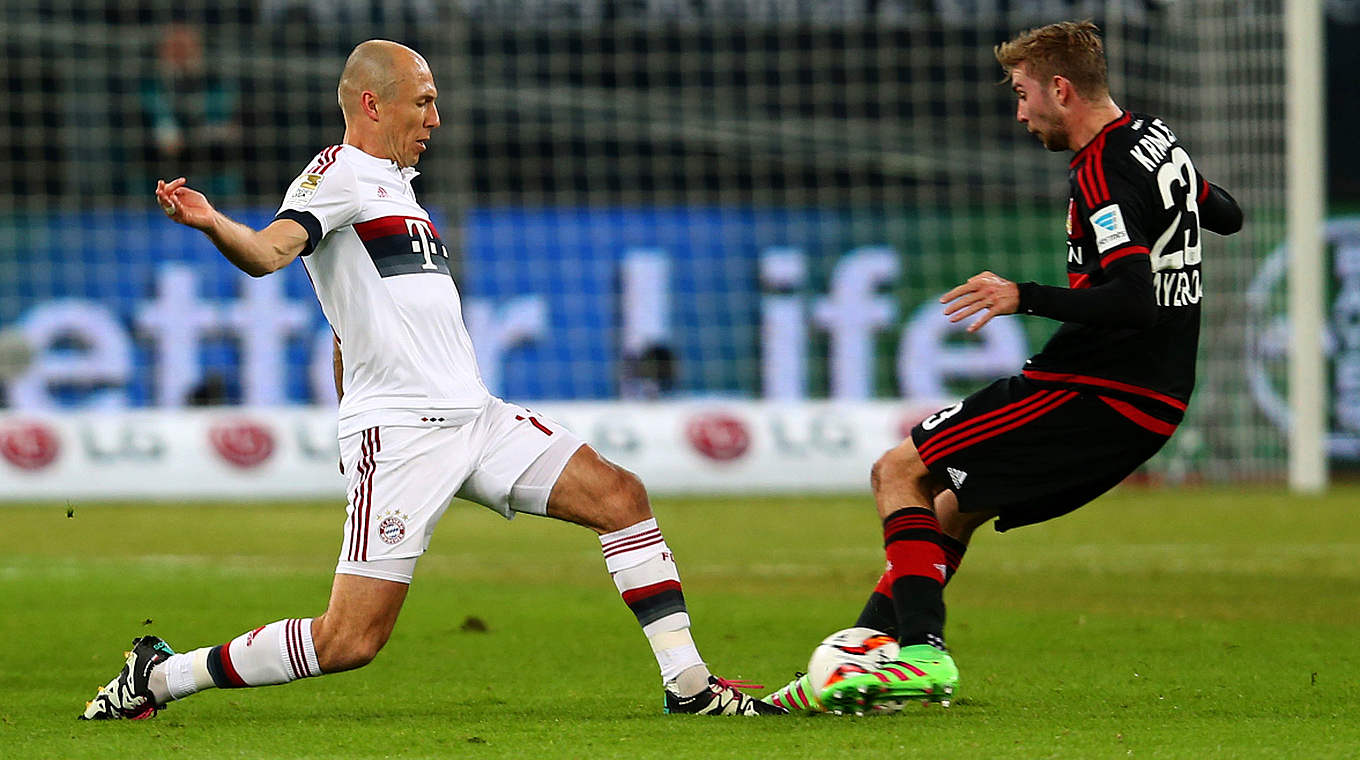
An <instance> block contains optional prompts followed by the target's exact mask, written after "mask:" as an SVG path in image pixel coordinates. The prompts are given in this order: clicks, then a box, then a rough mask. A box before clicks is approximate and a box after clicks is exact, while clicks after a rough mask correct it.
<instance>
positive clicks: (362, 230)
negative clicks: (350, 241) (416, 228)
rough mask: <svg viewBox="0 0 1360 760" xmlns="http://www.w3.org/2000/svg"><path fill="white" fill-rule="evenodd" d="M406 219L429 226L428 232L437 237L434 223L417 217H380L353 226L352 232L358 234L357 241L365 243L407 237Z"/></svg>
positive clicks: (409, 232) (437, 231) (437, 233)
mask: <svg viewBox="0 0 1360 760" xmlns="http://www.w3.org/2000/svg"><path fill="white" fill-rule="evenodd" d="M407 219H414V220H416V221H417V222H420V223H421V224H427V225H429V226H430V232H432V233H434V236H435V237H439V230H436V229H435V228H434V222H431V221H430V220H429V219H421V218H420V217H418V216H380V217H378V218H377V219H370V220H368V221H367V222H359V223H357V224H355V225H354V231H355V232H357V233H359V239H360V240H362V241H364V242H365V243H367V242H368V241H370V240H373V239H375V238H380V237H388V236H389V235H401V236H402V237H407V236H409V235H410V234H411V230H410V228H409V227H407V226H406V220H407Z"/></svg>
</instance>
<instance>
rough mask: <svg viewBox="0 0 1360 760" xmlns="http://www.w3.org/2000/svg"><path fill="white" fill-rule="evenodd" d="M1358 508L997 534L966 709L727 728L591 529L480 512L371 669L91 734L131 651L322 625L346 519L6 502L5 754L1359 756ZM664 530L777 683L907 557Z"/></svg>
mask: <svg viewBox="0 0 1360 760" xmlns="http://www.w3.org/2000/svg"><path fill="white" fill-rule="evenodd" d="M1357 505H1360V490H1357V489H1356V488H1354V487H1343V488H1338V489H1336V490H1335V491H1334V492H1333V493H1332V494H1331V495H1330V496H1328V497H1326V498H1300V497H1294V496H1290V495H1287V494H1285V493H1283V492H1280V491H1275V490H1264V489H1262V490H1245V491H1225V490H1177V491H1170V490H1168V491H1145V490H1136V489H1123V490H1120V491H1117V492H1116V493H1114V494H1111V495H1110V496H1107V497H1106V498H1104V499H1102V500H1100V501H1099V502H1097V503H1096V504H1094V505H1091V506H1090V507H1087V508H1085V509H1083V510H1081V511H1080V512H1078V513H1076V514H1074V515H1072V516H1069V517H1065V518H1062V519H1060V520H1056V521H1054V522H1052V523H1050V524H1047V525H1042V526H1038V527H1034V528H1026V529H1022V530H1019V531H1017V532H1014V533H1012V534H1008V535H997V534H995V533H992V532H990V531H985V532H982V533H979V536H978V537H977V539H976V540H975V542H974V546H973V548H972V550H971V551H970V553H969V555H968V557H967V559H966V561H965V563H964V567H963V570H962V571H961V572H960V575H959V577H958V579H957V580H956V581H955V582H954V584H953V585H952V586H951V587H950V589H949V600H950V611H949V612H950V626H949V641H950V645H951V647H952V648H953V650H954V653H955V656H956V659H957V660H958V662H959V665H960V668H961V670H962V674H963V680H962V683H961V690H960V699H958V700H957V702H956V704H955V705H954V707H952V708H950V709H948V710H941V709H939V708H938V707H934V708H930V709H922V708H917V707H916V706H914V705H913V706H912V707H911V709H908V710H907V711H906V712H905V714H900V715H895V716H876V717H866V718H849V717H845V718H837V717H832V716H814V717H790V718H782V719H767V720H760V719H723V720H713V719H694V718H684V717H666V716H663V715H661V714H660V701H661V694H660V689H659V685H658V683H657V677H656V671H655V664H654V663H653V661H652V658H651V657H650V653H649V651H648V648H647V645H646V642H645V640H644V639H643V638H642V636H641V635H640V634H639V633H638V631H637V630H636V624H635V623H634V621H633V620H632V619H631V616H630V615H629V613H628V611H627V608H626V607H624V605H623V603H622V602H621V601H620V600H619V599H618V597H617V593H616V592H615V591H614V589H613V586H612V584H611V583H610V581H609V579H608V577H607V576H606V575H605V573H604V569H603V561H602V559H601V558H600V555H599V550H598V544H597V543H596V541H595V539H594V538H593V537H592V536H590V535H589V534H588V533H587V532H585V531H584V530H582V529H579V528H575V527H573V526H567V525H562V524H558V523H554V522H551V521H547V520H537V519H532V518H520V519H518V520H516V521H514V522H513V523H510V524H506V523H505V522H504V521H502V520H500V519H499V518H498V517H495V516H494V515H491V514H490V513H488V512H485V511H484V510H480V509H478V508H475V507H472V506H470V505H466V504H459V505H456V506H455V507H454V508H452V509H451V510H450V511H449V513H448V515H447V516H446V517H445V518H444V522H443V523H442V524H441V525H440V527H439V532H438V533H437V535H436V537H435V543H434V546H433V547H432V548H431V551H430V552H429V553H428V554H427V555H426V556H425V558H424V559H423V560H422V561H421V565H420V567H419V569H418V571H417V576H416V582H415V585H414V586H413V589H412V593H411V596H410V599H409V601H408V602H407V607H406V610H405V611H404V612H403V616H402V619H401V621H400V622H399V623H398V625H397V630H396V632H395V634H394V635H393V637H392V641H391V643H390V644H389V645H388V647H387V648H386V649H385V650H384V651H383V652H382V654H381V655H380V656H379V657H378V659H377V660H376V661H375V662H374V663H373V664H372V665H370V666H368V667H367V668H364V669H361V670H359V671H355V672H352V673H345V674H340V675H334V676H327V677H324V678H318V679H309V680H307V681H303V682H299V683H294V684H290V685H288V686H279V687H271V688H266V689H258V690H239V691H209V692H206V693H204V694H201V695H198V696H196V697H193V698H191V699H190V700H187V701H185V702H183V703H180V704H176V705H172V706H171V707H170V708H169V709H168V710H166V711H165V712H164V713H162V714H161V715H160V716H159V717H157V718H156V719H155V720H152V721H145V722H126V723H121V722H120V723H108V724H104V723H100V724H87V723H80V722H77V721H76V720H75V716H76V714H77V713H78V712H79V711H80V709H81V708H82V706H83V704H84V701H85V700H86V699H88V698H89V697H90V696H91V695H92V694H93V693H94V690H95V688H96V686H97V685H98V684H100V683H102V682H103V681H106V680H107V679H108V678H109V677H110V676H111V675H112V673H113V672H114V671H116V670H117V668H118V667H119V664H120V659H119V657H120V653H121V652H122V651H123V649H124V648H125V647H126V644H127V642H128V641H129V640H130V639H131V638H132V637H134V636H136V635H139V634H141V633H143V632H149V631H154V632H156V633H158V634H160V635H162V636H164V637H165V638H166V639H167V640H169V641H170V642H171V643H172V644H173V645H175V646H176V647H178V648H180V649H188V648H193V647H196V646H201V645H205V644H216V643H221V642H223V641H225V640H227V639H228V638H231V637H233V636H235V635H237V634H238V633H240V632H242V631H244V630H248V629H250V628H252V627H254V626H256V625H260V624H262V623H265V622H269V621H272V620H277V619H280V618H283V617H291V616H306V615H312V614H315V613H317V612H320V611H321V609H322V607H323V605H324V602H325V595H326V592H327V590H328V588H329V583H330V571H331V569H332V568H333V562H334V557H335V553H336V551H337V548H338V541H339V538H340V523H341V518H342V517H343V510H342V509H341V508H340V507H338V506H336V505H334V504H331V505H298V504H271V505H253V506H236V505H199V506H136V505H126V504H98V505H97V504H76V505H73V506H74V515H73V516H72V517H70V518H68V517H67V516H66V511H67V510H66V506H65V505H38V506H22V507H0V635H3V639H0V640H3V642H4V646H3V648H0V757H3V758H48V757H50V758H75V757H101V758H118V757H152V758H154V757H167V756H171V755H182V756H183V757H186V758H195V760H197V758H213V757H259V758H291V757H314V758H341V757H343V758H367V757H459V758H525V757H530V758H532V757H569V758H576V757H580V758H586V757H590V758H596V757H602V758H603V757H618V758H650V757H656V758H701V757H702V758H712V757H743V758H770V757H781V758H803V757H821V756H833V757H834V756H841V757H844V756H848V755H849V754H850V753H854V752H859V753H863V756H865V757H874V758H883V757H901V758H908V757H912V758H914V757H940V758H948V759H949V760H956V759H958V758H996V757H1022V758H1039V757H1070V758H1105V757H1108V758H1114V757H1119V758H1126V757H1143V758H1147V757H1165V758H1208V757H1217V758H1244V757H1261V758H1266V757H1269V758H1282V757H1284V758H1290V757H1307V758H1320V757H1356V756H1357V755H1360V718H1357V716H1360V520H1358V519H1357V515H1356V506H1357ZM657 513H658V516H659V517H660V519H661V521H662V526H663V528H664V529H665V531H666V534H667V537H668V539H669V542H670V544H671V546H672V548H673V549H675V551H676V553H677V555H678V558H679V561H680V564H681V572H682V577H683V578H684V580H685V590H686V593H687V598H688V600H689V604H690V611H691V613H692V615H693V617H694V621H695V635H696V638H697V640H698V642H699V644H700V648H701V651H702V652H703V653H704V654H705V656H706V658H707V659H708V660H709V661H710V663H711V664H712V665H713V667H714V669H715V671H717V672H719V673H721V674H724V675H728V676H730V677H742V678H748V679H752V680H757V681H760V682H763V683H765V684H767V685H768V686H769V687H771V688H773V687H774V686H778V685H782V684H783V683H784V681H785V680H786V679H787V678H788V677H789V676H790V675H791V673H792V671H793V670H795V669H797V668H799V667H801V666H802V664H803V663H804V662H806V658H807V656H808V654H809V652H810V651H811V649H812V647H813V645H814V644H815V643H816V642H817V641H818V640H819V639H820V638H821V637H822V636H823V635H825V634H827V633H829V632H831V631H832V630H835V629H837V628H841V627H845V626H847V625H849V624H850V623H851V622H852V621H853V620H854V617H855V615H856V614H857V612H858V608H859V605H860V603H861V602H862V601H863V599H864V597H865V595H866V594H867V592H868V589H869V588H870V587H871V586H872V584H873V582H874V580H875V578H876V576H877V571H878V569H879V566H880V563H881V561H882V555H881V551H880V550H879V549H878V548H877V547H878V544H879V541H880V539H879V536H878V531H877V528H876V525H875V520H874V518H873V515H872V507H871V506H870V503H869V500H868V499H867V498H866V497H846V498H828V497H803V498H778V499H775V498H762V499H694V500H662V501H659V502H658V504H657ZM470 616H475V617H477V618H480V619H481V620H483V621H485V623H486V624H487V626H488V628H489V630H488V631H487V632H484V633H477V632H466V631H464V630H463V622H464V621H465V620H466V619H467V618H468V617H470ZM147 621H151V622H147Z"/></svg>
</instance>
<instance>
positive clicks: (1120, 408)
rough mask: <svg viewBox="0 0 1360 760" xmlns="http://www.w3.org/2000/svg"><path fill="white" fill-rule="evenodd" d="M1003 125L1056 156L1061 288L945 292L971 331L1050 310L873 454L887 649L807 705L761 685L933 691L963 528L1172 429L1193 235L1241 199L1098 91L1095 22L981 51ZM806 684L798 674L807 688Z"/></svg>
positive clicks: (1122, 461) (1183, 374) (1000, 522)
mask: <svg viewBox="0 0 1360 760" xmlns="http://www.w3.org/2000/svg"><path fill="white" fill-rule="evenodd" d="M995 52H996V58H997V61H998V62H1000V64H1001V66H1002V67H1003V69H1004V70H1005V72H1006V75H1007V79H1008V81H1009V82H1010V84H1011V89H1012V90H1013V91H1014V93H1015V96H1016V98H1017V99H1018V103H1017V106H1016V119H1017V120H1018V121H1019V122H1020V123H1021V124H1023V125H1024V126H1025V128H1026V129H1028V130H1029V132H1030V133H1031V134H1033V135H1034V136H1035V137H1036V138H1038V139H1039V141H1040V142H1042V143H1043V145H1044V147H1046V148H1048V149H1049V150H1051V151H1069V150H1070V151H1074V152H1075V155H1074V156H1073V157H1072V160H1071V163H1070V164H1069V170H1068V181H1069V184H1070V186H1071V189H1070V196H1069V200H1068V204H1067V280H1068V282H1067V287H1053V286H1049V285H1040V284H1038V283H1033V282H1024V283H1014V282H1010V281H1008V280H1006V279H1003V278H1002V277H999V276H997V275H995V274H992V273H991V272H982V273H980V274H978V275H975V276H973V277H971V278H969V280H968V281H967V282H966V283H964V284H962V285H960V286H958V287H956V288H954V289H953V290H951V291H949V292H948V293H946V294H945V295H944V296H943V297H942V298H941V299H940V300H941V302H943V303H945V304H947V306H946V307H945V313H946V314H948V315H950V319H951V321H954V322H959V321H962V320H965V319H969V318H972V317H976V318H975V319H974V320H973V321H972V322H971V323H970V324H969V326H968V330H969V331H976V330H978V329H980V328H981V327H982V326H983V325H985V324H986V323H987V322H988V321H989V320H990V319H992V318H993V317H995V316H998V315H1002V314H1016V313H1019V314H1032V315H1035V316H1040V317H1048V318H1050V319H1057V320H1060V321H1061V322H1062V323H1063V324H1062V327H1061V328H1059V330H1058V331H1057V333H1055V334H1054V336H1053V337H1052V339H1050V340H1049V342H1048V344H1047V345H1045V346H1044V348H1043V350H1042V351H1040V352H1039V353H1038V354H1037V355H1036V356H1034V357H1032V358H1031V359H1029V361H1027V362H1026V363H1025V367H1024V369H1023V371H1022V372H1021V373H1020V374H1018V375H1015V376H1013V377H1009V378H1005V379H1003V380H998V381H996V382H995V383H993V384H991V385H989V386H987V387H986V388H983V389H982V390H980V391H978V392H976V393H974V394H972V395H971V396H969V397H968V398H966V399H964V400H963V401H962V402H960V403H958V404H954V405H953V406H950V407H947V408H945V409H942V410H940V411H939V412H937V413H935V414H933V415H931V416H930V417H928V418H926V419H925V420H924V421H923V422H921V423H920V424H919V425H917V426H916V427H915V428H914V429H913V430H912V431H911V437H910V438H908V439H907V440H906V441H904V442H903V443H902V444H901V445H899V446H898V447H897V448H895V449H893V450H891V451H889V452H887V453H886V454H884V455H883V456H882V457H880V458H879V459H878V461H877V462H875V463H874V466H873V471H872V474H871V484H872V488H873V493H874V498H875V501H876V502H877V505H878V512H879V516H880V517H881V518H882V519H883V535H884V546H885V550H886V554H887V560H888V562H887V570H886V571H885V572H884V574H883V577H882V578H881V579H880V580H879V582H878V585H877V586H876V587H875V589H874V591H873V593H872V594H871V595H870V598H869V601H868V604H867V605H866V606H865V608H864V611H863V612H862V613H861V615H860V618H859V620H858V622H857V623H856V624H857V625H861V626H865V627H868V628H875V629H878V630H881V631H887V632H890V633H892V634H894V635H896V636H897V638H898V641H899V642H900V643H901V645H902V650H901V653H900V655H899V657H898V660H897V661H895V662H891V663H888V664H887V665H885V666H883V667H881V668H879V669H877V670H875V671H873V672H870V673H867V674H864V675H858V676H854V677H851V678H846V679H844V680H842V681H840V682H838V683H836V684H834V685H833V686H831V687H828V688H827V689H826V691H825V692H824V693H823V694H822V695H821V703H822V704H821V705H817V704H815V702H816V700H815V698H814V699H811V700H809V699H807V696H806V695H807V694H808V690H807V689H802V690H801V691H800V689H799V688H798V686H799V685H800V684H799V682H798V681H795V682H794V683H791V684H789V686H786V687H785V688H784V689H781V690H780V691H778V692H775V693H774V694H772V695H770V696H769V697H767V698H766V699H768V700H770V701H772V702H774V703H775V704H780V705H782V706H787V707H793V708H802V709H829V710H834V711H841V712H844V711H850V712H861V711H864V710H867V709H872V708H874V707H875V706H880V705H885V704H892V703H896V702H900V701H902V700H905V699H922V700H927V701H938V702H942V703H944V704H945V705H948V703H949V700H950V699H951V698H952V695H953V692H954V689H955V687H956V686H957V683H958V669H957V668H956V667H955V665H954V661H953V659H952V658H951V657H950V656H949V654H948V652H947V651H946V649H945V644H944V598H943V592H944V587H945V585H946V584H947V583H948V582H949V579H950V577H951V576H952V575H953V574H954V571H955V570H956V569H957V568H958V566H959V562H960V560H962V558H963V554H964V551H965V550H966V549H967V547H968V540H969V538H970V537H971V536H972V533H973V531H974V530H976V529H977V528H978V527H980V526H982V525H983V524H985V523H987V522H988V521H990V520H992V519H995V520H996V529H997V530H998V531H1005V530H1009V529H1011V528H1015V527H1019V526H1022V525H1031V524H1033V523H1037V522H1041V521H1044V520H1048V519H1051V518H1053V517H1057V516H1059V515H1062V514H1066V513H1068V512H1071V511H1072V510H1074V509H1076V508H1078V507H1080V506H1082V505H1083V504H1086V503H1087V502H1089V501H1091V500H1092V499H1095V498H1096V497H1097V496H1100V495H1101V494H1103V493H1104V492H1106V491H1108V490H1109V489H1110V488H1113V487H1114V486H1115V485H1116V484H1118V483H1119V482H1120V481H1122V480H1123V479H1124V478H1125V477H1127V476H1128V475H1129V474H1130V473H1132V472H1133V471H1134V470H1135V469H1136V468H1137V467H1138V466H1139V465H1140V464H1142V463H1143V462H1145V461H1147V460H1148V458H1150V457H1151V456H1152V455H1153V454H1155V453H1156V452H1157V451H1158V450H1159V449H1160V448H1161V447H1162V446H1163V445H1164V444H1165V443H1166V442H1167V440H1168V439H1169V438H1170V436H1171V435H1172V433H1173V432H1175V430H1176V426H1177V424H1179V423H1180V421H1181V418H1182V416H1183V415H1184V413H1185V410H1186V405H1187V404H1188V403H1189V401H1190V393H1191V391H1192V390H1193V388H1194V385H1195V352H1196V347H1197V345H1198V342H1199V325H1200V307H1201V302H1202V300H1203V298H1204V289H1203V280H1202V277H1201V273H1200V272H1201V269H1200V267H1201V251H1202V248H1201V238H1200V232H1201V229H1205V230H1209V231H1211V232H1215V233H1218V234H1221V235H1228V234H1232V233H1234V232H1236V231H1238V230H1239V229H1240V228H1241V227H1242V211H1241V209H1240V208H1238V205H1237V202H1236V201H1234V200H1233V198H1232V197H1231V196H1230V195H1228V193H1226V192H1225V191H1224V190H1223V189H1221V188H1219V187H1218V186H1216V185H1214V184H1212V183H1210V182H1209V181H1208V180H1206V179H1204V178H1203V177H1202V176H1200V174H1199V172H1198V171H1197V170H1196V168H1195V165H1194V164H1193V163H1192V162H1191V160H1190V155H1189V153H1187V152H1186V149H1185V148H1184V147H1183V146H1182V145H1181V144H1180V142H1179V141H1178V139H1177V136H1176V134H1175V133H1174V132H1172V130H1171V128H1170V127H1169V126H1167V124H1166V123H1164V122H1163V121H1162V120H1161V119H1158V118H1157V117H1155V116H1151V115H1148V114H1141V113H1134V112H1132V111H1127V110H1124V109H1122V108H1120V107H1119V106H1118V105H1117V104H1116V103H1115V102H1114V100H1112V99H1111V97H1110V93H1109V88H1108V83H1107V78H1106V68H1105V55H1104V50H1103V46H1102V44H1101V40H1100V36H1099V30H1098V29H1097V28H1096V26H1095V25H1094V24H1092V23H1090V22H1089V21H1088V22H1064V23H1058V24H1051V25H1049V26H1045V27H1041V28H1039V29H1032V30H1030V31H1027V32H1024V33H1022V34H1020V35H1018V36H1016V37H1015V38H1014V39H1012V40H1009V41H1007V42H1004V43H1002V44H1000V45H998V46H997V47H996V49H995ZM808 686H810V684H808Z"/></svg>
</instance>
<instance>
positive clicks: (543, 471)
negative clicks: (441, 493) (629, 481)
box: [457, 399, 584, 518]
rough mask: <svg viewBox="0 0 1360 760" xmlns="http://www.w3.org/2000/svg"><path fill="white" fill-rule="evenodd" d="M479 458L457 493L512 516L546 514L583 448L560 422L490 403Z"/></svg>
mask: <svg viewBox="0 0 1360 760" xmlns="http://www.w3.org/2000/svg"><path fill="white" fill-rule="evenodd" d="M477 428H478V432H477V436H476V437H477V445H478V446H479V457H478V461H477V464H476V466H475V467H474V468H473V469H472V472H471V473H470V474H469V475H468V477H467V479H466V481H464V482H463V484H462V487H461V488H460V489H459V490H458V492H457V495H458V497H459V498H461V499H467V500H468V501H472V502H476V503H478V504H481V505H483V506H485V507H487V508H489V509H492V510H494V511H496V512H498V513H500V514H501V515H503V516H505V517H507V518H509V517H512V516H513V515H514V514H515V513H516V512H526V513H529V514H535V515H545V514H547V513H548V497H549V496H550V494H551V492H552V489H553V484H555V483H556V482H557V480H558V478H559V477H561V475H562V472H563V470H565V469H566V468H567V464H568V462H570V461H571V460H572V459H573V455H575V454H576V453H577V450H578V449H580V448H581V447H582V445H583V443H584V442H583V441H582V440H581V439H580V438H579V437H577V435H576V434H575V433H573V432H571V431H570V430H568V429H567V428H566V427H565V426H563V425H562V424H561V423H559V422H557V421H556V420H554V419H552V418H551V417H547V416H545V415H542V414H539V413H537V412H534V411H531V410H529V409H526V408H524V407H521V406H515V405H513V404H508V403H506V402H504V401H501V400H500V399H492V401H491V403H490V404H488V406H487V408H486V409H485V410H484V411H483V413H482V417H480V418H478V420H477Z"/></svg>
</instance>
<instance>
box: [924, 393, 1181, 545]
mask: <svg viewBox="0 0 1360 760" xmlns="http://www.w3.org/2000/svg"><path fill="white" fill-rule="evenodd" d="M912 438H913V440H914V441H915V442H916V445H917V450H918V451H919V452H920V455H921V460H922V462H923V463H924V464H925V465H926V466H927V467H928V468H929V469H930V471H931V473H932V474H933V475H935V477H936V478H938V479H939V480H940V481H941V482H942V483H944V484H945V485H946V486H947V487H948V488H949V489H950V490H951V491H952V492H953V493H954V495H955V498H956V499H957V501H958V505H959V506H958V509H959V510H960V511H961V512H964V513H991V512H996V513H1000V515H1001V517H1000V519H999V520H998V522H997V527H998V529H1002V530H1004V529H1006V528H1007V527H1015V526H1016V525H1024V524H1029V523H1033V522H1039V521H1041V520H1045V519H1049V518H1051V517H1056V516H1057V515H1059V514H1063V513H1065V512H1069V511H1071V510H1073V509H1076V508H1077V507H1079V506H1081V505H1082V504H1085V503H1086V502H1088V501H1090V500H1091V499H1093V498H1095V497H1096V496H1098V495H1100V493H1103V492H1104V491H1105V490H1108V489H1109V488H1112V487H1113V486H1114V485H1116V484H1117V483H1118V482H1119V481H1120V480H1122V479H1123V478H1124V477H1126V476H1127V475H1128V474H1129V473H1130V472H1132V471H1133V470H1134V469H1136V468H1137V467H1138V465H1139V464H1141V463H1142V462H1144V461H1146V460H1147V458H1148V457H1150V456H1152V454H1154V453H1156V451H1157V449H1159V448H1160V447H1161V446H1162V444H1163V443H1165V442H1166V440H1167V438H1166V436H1164V435H1158V434H1156V433H1152V432H1151V431H1148V430H1146V429H1144V428H1142V427H1140V426H1138V425H1135V424H1133V423H1132V422H1130V421H1129V420H1127V419H1126V418H1124V417H1123V416H1121V415H1119V414H1118V413H1116V412H1115V411H1114V410H1112V409H1111V408H1110V407H1109V406H1108V405H1106V404H1105V403H1104V402H1102V401H1101V400H1100V399H1099V397H1097V396H1094V395H1090V394H1084V393H1079V392H1077V391H1073V390H1069V389H1063V388H1044V387H1040V386H1035V385H1034V384H1032V383H1030V382H1028V381H1027V380H1025V379H1024V378H1022V377H1013V378H1007V379H1005V380H1000V381H998V382H996V383H993V384H992V385H990V386H988V387H986V388H984V389H982V390H980V391H978V392H977V393H975V394H973V395H972V396H969V397H968V398H967V399H965V400H964V401H963V402H961V403H960V404H957V405H955V406H954V407H950V408H948V409H946V410H944V411H943V412H941V413H940V414H938V415H934V416H932V417H931V418H927V419H926V420H925V421H924V422H922V424H920V425H918V426H917V427H916V428H915V429H913V431H912Z"/></svg>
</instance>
